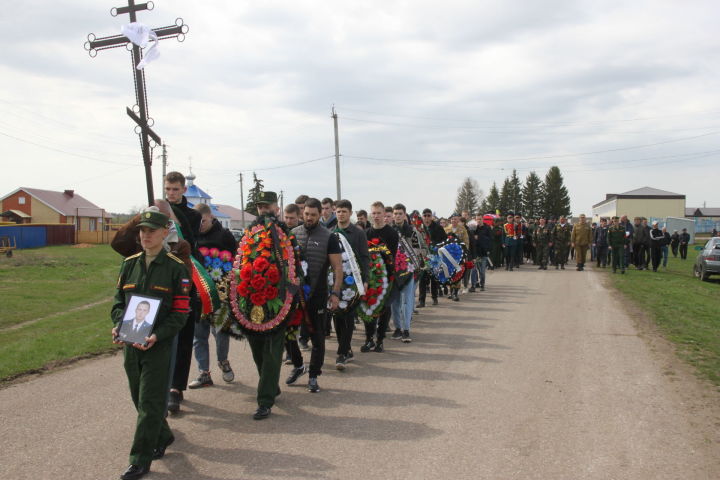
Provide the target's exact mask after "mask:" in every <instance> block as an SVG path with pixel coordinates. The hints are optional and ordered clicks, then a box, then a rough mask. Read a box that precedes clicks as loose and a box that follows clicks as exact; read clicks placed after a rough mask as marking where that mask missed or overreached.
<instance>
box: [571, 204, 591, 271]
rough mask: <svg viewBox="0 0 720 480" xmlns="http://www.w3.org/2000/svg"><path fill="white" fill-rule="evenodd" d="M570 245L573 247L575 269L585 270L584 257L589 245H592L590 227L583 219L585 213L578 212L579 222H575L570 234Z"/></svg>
mask: <svg viewBox="0 0 720 480" xmlns="http://www.w3.org/2000/svg"><path fill="white" fill-rule="evenodd" d="M570 241H571V244H570V245H571V246H572V247H573V248H574V249H575V262H576V263H577V271H578V272H582V271H583V270H585V258H586V257H587V251H588V248H589V247H590V245H592V228H591V227H590V224H589V223H587V221H586V220H585V214H580V222H579V223H577V224H575V226H573V229H572V234H571V235H570Z"/></svg>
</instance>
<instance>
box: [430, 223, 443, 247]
mask: <svg viewBox="0 0 720 480" xmlns="http://www.w3.org/2000/svg"><path fill="white" fill-rule="evenodd" d="M425 230H426V231H427V232H428V235H429V236H430V243H432V244H433V245H437V244H438V243H440V242H444V241H445V240H447V233H445V230H444V229H443V228H442V227H441V226H440V224H439V223H437V222H432V223H431V224H430V226H429V227H425Z"/></svg>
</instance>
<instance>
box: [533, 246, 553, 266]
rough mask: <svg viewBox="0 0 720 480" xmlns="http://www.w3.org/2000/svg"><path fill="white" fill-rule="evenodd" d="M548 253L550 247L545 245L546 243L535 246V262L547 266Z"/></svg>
mask: <svg viewBox="0 0 720 480" xmlns="http://www.w3.org/2000/svg"><path fill="white" fill-rule="evenodd" d="M549 253H550V248H549V247H548V246H547V243H546V244H544V245H542V244H541V245H538V246H537V247H535V263H536V264H538V265H540V266H543V267H547V264H548V254H549Z"/></svg>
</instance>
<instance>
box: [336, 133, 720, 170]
mask: <svg viewBox="0 0 720 480" xmlns="http://www.w3.org/2000/svg"><path fill="white" fill-rule="evenodd" d="M718 133H720V130H717V131H714V132H708V133H703V134H701V135H694V136H691V137H682V138H676V139H673V140H664V141H662V142H655V143H647V144H644V145H633V146H630V147H618V148H610V149H606V150H595V151H590V152H578V153H564V154H560V155H544V156H536V157H518V158H505V159H494V160H417V159H399V158H382V157H370V156H360V155H347V154H346V155H343V156H344V157H345V158H355V159H359V160H379V161H385V162H406V163H432V164H447V163H451V164H452V163H455V164H458V163H460V164H463V163H508V162H522V161H527V160H549V159H555V158H568V157H582V156H586V155H598V154H601V153H613V152H623V151H628V150H638V149H641V148H648V147H655V146H658V145H667V144H669V143H677V142H685V141H689V140H696V139H698V138H702V137H708V136H710V135H717V134H718Z"/></svg>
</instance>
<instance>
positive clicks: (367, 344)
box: [360, 339, 375, 353]
mask: <svg viewBox="0 0 720 480" xmlns="http://www.w3.org/2000/svg"><path fill="white" fill-rule="evenodd" d="M373 348H375V342H373V341H372V339H371V340H368V341H367V342H365V345H363V346H362V347H360V351H361V352H363V353H367V352H369V351H370V350H372V349H373Z"/></svg>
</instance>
